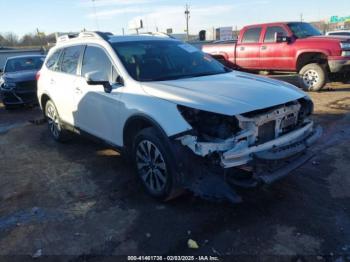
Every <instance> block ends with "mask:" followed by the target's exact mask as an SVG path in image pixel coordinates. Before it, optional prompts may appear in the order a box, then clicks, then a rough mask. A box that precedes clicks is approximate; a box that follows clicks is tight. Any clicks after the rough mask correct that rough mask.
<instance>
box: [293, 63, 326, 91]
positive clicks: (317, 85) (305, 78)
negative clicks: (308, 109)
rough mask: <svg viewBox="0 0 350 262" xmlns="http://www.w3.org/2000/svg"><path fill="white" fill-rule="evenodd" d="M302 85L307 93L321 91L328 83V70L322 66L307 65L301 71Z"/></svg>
mask: <svg viewBox="0 0 350 262" xmlns="http://www.w3.org/2000/svg"><path fill="white" fill-rule="evenodd" d="M299 76H300V77H299V79H300V85H301V87H302V88H303V89H304V90H305V91H320V90H321V89H322V88H323V87H324V86H325V84H326V82H327V70H326V68H325V66H323V65H321V64H316V63H312V64H307V65H305V66H304V67H303V68H302V69H301V70H300V71H299Z"/></svg>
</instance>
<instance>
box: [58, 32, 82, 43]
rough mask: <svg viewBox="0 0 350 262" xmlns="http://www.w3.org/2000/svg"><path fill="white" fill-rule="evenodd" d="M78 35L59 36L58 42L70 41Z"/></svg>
mask: <svg viewBox="0 0 350 262" xmlns="http://www.w3.org/2000/svg"><path fill="white" fill-rule="evenodd" d="M76 37H78V34H66V35H61V36H58V37H57V43H60V42H65V41H68V40H69V39H72V38H76Z"/></svg>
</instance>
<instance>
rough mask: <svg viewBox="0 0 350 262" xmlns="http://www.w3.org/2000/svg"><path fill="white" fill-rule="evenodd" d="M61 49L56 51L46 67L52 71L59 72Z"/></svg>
mask: <svg viewBox="0 0 350 262" xmlns="http://www.w3.org/2000/svg"><path fill="white" fill-rule="evenodd" d="M61 51H62V50H61V49H59V50H56V51H55V52H54V53H53V54H52V55H51V56H50V57H49V59H48V60H47V62H46V67H47V68H48V69H50V70H54V71H57V65H58V59H59V58H60V54H61Z"/></svg>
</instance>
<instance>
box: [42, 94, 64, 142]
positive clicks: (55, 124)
mask: <svg viewBox="0 0 350 262" xmlns="http://www.w3.org/2000/svg"><path fill="white" fill-rule="evenodd" d="M45 116H46V120H47V123H48V127H49V131H50V134H51V135H52V137H53V138H54V139H55V140H56V141H58V142H64V141H66V140H68V138H69V134H68V131H67V130H64V129H63V127H62V125H61V122H60V117H59V115H58V112H57V109H56V106H55V104H54V103H53V102H52V101H51V100H49V101H47V102H46V105H45Z"/></svg>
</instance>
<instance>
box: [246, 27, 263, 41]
mask: <svg viewBox="0 0 350 262" xmlns="http://www.w3.org/2000/svg"><path fill="white" fill-rule="evenodd" d="M260 33H261V27H254V28H249V29H247V31H245V33H244V35H243V39H242V43H259V39H260Z"/></svg>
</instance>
